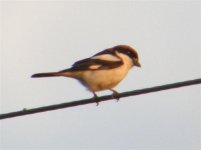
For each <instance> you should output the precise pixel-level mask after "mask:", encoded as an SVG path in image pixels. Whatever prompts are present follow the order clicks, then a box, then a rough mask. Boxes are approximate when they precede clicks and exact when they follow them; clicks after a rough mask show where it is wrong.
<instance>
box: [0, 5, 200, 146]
mask: <svg viewBox="0 0 201 150" xmlns="http://www.w3.org/2000/svg"><path fill="white" fill-rule="evenodd" d="M0 33H1V34H0V42H1V43H0V46H1V51H0V58H1V61H0V63H1V64H0V65H1V68H0V69H1V73H0V77H1V78H0V85H1V87H0V94H1V95H0V113H8V112H13V111H19V110H22V109H23V108H26V109H29V108H35V107H41V106H46V105H52V104H59V103H64V102H70V101H74V100H81V99H86V98H91V97H92V96H93V95H92V94H91V93H90V92H88V91H87V90H86V89H85V88H84V87H83V86H82V85H80V84H79V83H78V82H77V81H76V80H73V79H70V78H61V77H59V78H43V79H32V78H30V76H31V75H32V74H34V73H38V72H49V71H59V70H63V69H66V68H69V67H71V65H72V64H73V63H74V62H75V61H78V60H80V59H84V58H86V57H90V56H92V55H94V54H95V53H97V52H99V51H101V50H104V49H106V48H110V47H113V46H115V45H119V44H126V45H130V46H131V47H133V48H135V49H136V50H137V52H138V53H139V59H140V62H141V65H142V68H133V69H132V70H130V72H129V74H128V75H127V77H126V78H125V79H124V80H123V81H122V82H121V83H120V84H119V85H118V86H117V87H116V88H115V90H117V91H118V92H125V91H131V90H136V89H142V88H147V87H153V86H157V85H163V84H167V83H174V82H179V81H185V80H191V79H196V78H200V76H201V45H200V41H201V20H200V2H199V1H161V2H159V1H29V2H25V1H1V2H0ZM107 94H111V92H110V91H103V92H99V93H98V95H99V96H101V95H107ZM200 100H201V86H200V85H194V86H188V87H183V88H178V89H172V90H167V91H162V92H156V93H150V94H145V95H139V96H132V97H127V98H122V99H120V101H119V102H116V101H115V100H114V101H106V102H102V103H100V105H99V106H98V107H97V106H96V104H95V103H94V104H88V105H83V106H79V107H73V108H68V109H61V110H54V111H50V112H44V113H38V114H33V115H27V116H21V117H16V118H10V119H6V120H2V121H0V149H1V150H47V149H51V150H64V149H65V150H66V149H69V150H83V149H86V150H90V149H91V150H103V149H104V150H130V149H135V150H156V149H158V150H199V149H201V145H200V143H201V139H200V135H201V125H200V123H201V118H200V117H201V116H200V107H201V105H200Z"/></svg>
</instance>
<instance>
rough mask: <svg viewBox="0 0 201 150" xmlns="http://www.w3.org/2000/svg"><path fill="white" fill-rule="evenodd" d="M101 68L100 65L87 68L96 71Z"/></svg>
mask: <svg viewBox="0 0 201 150" xmlns="http://www.w3.org/2000/svg"><path fill="white" fill-rule="evenodd" d="M100 67H101V65H91V66H89V69H94V70H95V69H98V68H100Z"/></svg>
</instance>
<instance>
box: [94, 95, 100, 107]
mask: <svg viewBox="0 0 201 150" xmlns="http://www.w3.org/2000/svg"><path fill="white" fill-rule="evenodd" d="M93 94H94V97H93V99H94V101H95V102H96V106H98V105H99V100H98V96H97V95H96V93H94V92H93Z"/></svg>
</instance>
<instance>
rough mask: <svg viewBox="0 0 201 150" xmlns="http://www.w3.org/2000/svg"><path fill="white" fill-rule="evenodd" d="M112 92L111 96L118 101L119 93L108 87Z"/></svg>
mask: <svg viewBox="0 0 201 150" xmlns="http://www.w3.org/2000/svg"><path fill="white" fill-rule="evenodd" d="M110 90H111V91H112V92H113V93H112V97H113V98H115V99H116V100H117V102H118V101H119V99H120V95H119V93H118V92H117V91H115V90H113V89H110Z"/></svg>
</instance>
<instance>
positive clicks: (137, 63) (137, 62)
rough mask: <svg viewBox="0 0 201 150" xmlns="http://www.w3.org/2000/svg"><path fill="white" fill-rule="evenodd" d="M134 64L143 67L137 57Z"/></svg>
mask: <svg viewBox="0 0 201 150" xmlns="http://www.w3.org/2000/svg"><path fill="white" fill-rule="evenodd" d="M134 66H137V67H141V64H140V63H139V61H138V60H137V59H135V60H134Z"/></svg>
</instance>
